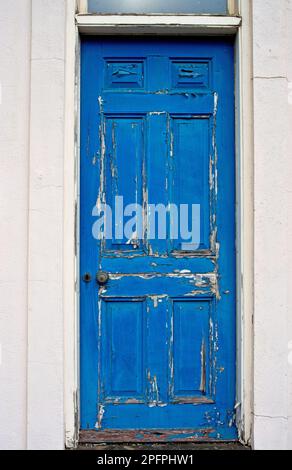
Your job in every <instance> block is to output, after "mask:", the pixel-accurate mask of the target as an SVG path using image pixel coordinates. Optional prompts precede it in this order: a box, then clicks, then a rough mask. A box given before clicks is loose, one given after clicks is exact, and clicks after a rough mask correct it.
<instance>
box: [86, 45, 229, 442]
mask: <svg viewBox="0 0 292 470" xmlns="http://www.w3.org/2000/svg"><path fill="white" fill-rule="evenodd" d="M233 80H234V78H233V44H232V42H230V41H229V40H227V39H226V40H222V39H220V40H219V39H216V40H200V39H190V40H176V41H174V40H159V41H158V40H154V39H148V40H147V41H146V40H142V39H137V38H135V40H134V39H133V40H128V39H121V38H119V40H114V39H108V40H100V39H95V38H86V39H83V41H82V88H81V209H80V238H81V239H80V241H81V263H80V269H81V275H82V274H83V273H85V272H89V273H91V274H92V277H93V279H94V277H95V273H96V272H97V271H98V270H103V271H107V272H108V273H109V274H110V280H109V282H108V284H107V285H106V286H104V287H100V288H98V286H97V284H96V283H95V281H94V280H93V281H92V282H90V283H85V282H82V281H81V285H80V292H81V297H80V303H81V309H80V311H81V317H80V324H81V428H82V429H92V430H96V429H101V430H106V429H121V430H123V429H124V430H125V429H134V430H135V429H137V432H138V430H143V429H144V430H147V429H148V430H150V429H162V430H163V429H177V430H178V436H179V435H180V431H182V430H189V429H191V430H192V433H193V430H198V432H197V435H198V436H201V435H204V433H205V432H207V433H208V436H209V437H210V438H215V439H234V438H236V436H237V432H236V427H235V424H234V419H233V418H234V405H235V295H236V294H235V292H236V289H235V286H236V283H235V176H234V174H235V162H234V160H235V159H234V92H233V89H234V81H233ZM117 194H118V195H123V196H124V199H125V202H126V203H127V202H133V198H134V201H135V200H136V199H137V201H138V202H143V201H144V202H145V198H146V196H145V195H146V194H148V202H150V203H155V204H157V203H164V204H167V203H169V202H175V203H195V204H201V207H202V209H201V212H202V228H201V246H200V249H199V251H197V252H195V253H189V252H184V251H182V249H181V248H182V247H181V240H178V241H176V242H175V243H173V242H170V240H150V241H148V240H146V237H143V238H142V239H141V240H135V243H134V244H133V245H129V244H126V240H114V239H113V240H112V241H108V242H107V243H101V242H98V241H96V240H94V239H93V237H92V234H91V229H92V224H93V222H94V219H93V217H92V208H93V206H94V205H95V204H96V201H97V200H98V198H100V199H104V198H105V199H106V201H107V202H109V203H110V202H111V201H112V199H113V197H114V196H115V195H117ZM191 435H193V434H191Z"/></svg>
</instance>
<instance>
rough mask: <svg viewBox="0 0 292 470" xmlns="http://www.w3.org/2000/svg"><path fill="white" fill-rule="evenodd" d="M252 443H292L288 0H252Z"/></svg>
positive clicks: (291, 4)
mask: <svg viewBox="0 0 292 470" xmlns="http://www.w3.org/2000/svg"><path fill="white" fill-rule="evenodd" d="M253 34H254V36H253V54H254V57H253V62H254V112H255V121H254V150H255V153H254V161H255V268H254V269H255V309H254V344H255V351H254V353H255V356H254V364H255V366H254V426H255V427H254V443H255V447H256V448H257V449H264V448H268V449H269V448H278V449H279V448H281V449H287V448H290V449H291V448H292V434H291V426H292V423H291V411H292V409H291V404H292V396H291V391H292V381H291V377H292V362H291V364H289V362H288V354H289V351H288V344H289V341H291V339H292V323H291V317H292V315H291V312H292V302H291V301H292V296H291V291H292V249H291V247H292V245H291V240H292V238H291V235H292V234H291V229H292V221H291V214H292V189H291V188H292V185H291V181H292V99H291V96H290V98H289V91H290V94H291V91H292V88H290V89H289V86H292V84H291V80H292V41H291V36H292V1H291V0H279V1H277V2H275V1H273V0H265V1H263V0H253Z"/></svg>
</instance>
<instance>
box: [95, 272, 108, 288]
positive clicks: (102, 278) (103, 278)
mask: <svg viewBox="0 0 292 470" xmlns="http://www.w3.org/2000/svg"><path fill="white" fill-rule="evenodd" d="M96 280H97V282H98V284H100V285H101V286H103V285H104V284H106V283H107V281H108V280H109V275H108V273H106V272H104V271H98V272H97V274H96Z"/></svg>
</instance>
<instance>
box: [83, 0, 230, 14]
mask: <svg viewBox="0 0 292 470" xmlns="http://www.w3.org/2000/svg"><path fill="white" fill-rule="evenodd" d="M88 12H89V13H198V14H200V13H201V14H204V13H212V14H214V15H218V14H219V15H226V14H227V0H88Z"/></svg>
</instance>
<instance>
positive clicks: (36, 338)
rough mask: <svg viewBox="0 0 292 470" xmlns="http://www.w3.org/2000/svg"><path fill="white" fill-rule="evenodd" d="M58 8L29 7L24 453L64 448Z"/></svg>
mask: <svg viewBox="0 0 292 470" xmlns="http://www.w3.org/2000/svg"><path fill="white" fill-rule="evenodd" d="M65 13H66V8H65V0H32V30H31V88H30V173H29V188H30V192H29V245H28V358H27V361H28V362H27V447H28V448H29V449H52V448H53V449H58V448H63V445H64V412H63V382H64V381H63V376H64V374H63V359H64V348H63V323H64V319H63V166H64V160H63V157H64V116H65V109H64V100H65V37H66V36H65V31H66V30H65V28H66V15H65Z"/></svg>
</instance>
